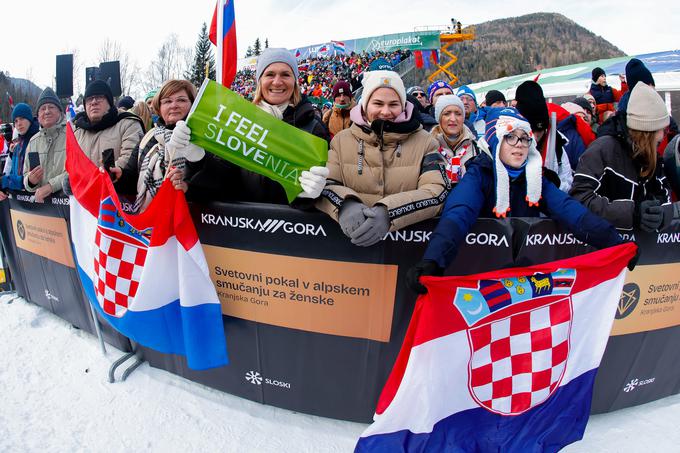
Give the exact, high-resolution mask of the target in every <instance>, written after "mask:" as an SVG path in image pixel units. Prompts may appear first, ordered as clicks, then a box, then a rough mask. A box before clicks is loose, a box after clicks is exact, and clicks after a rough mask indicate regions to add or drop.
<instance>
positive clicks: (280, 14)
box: [0, 0, 680, 87]
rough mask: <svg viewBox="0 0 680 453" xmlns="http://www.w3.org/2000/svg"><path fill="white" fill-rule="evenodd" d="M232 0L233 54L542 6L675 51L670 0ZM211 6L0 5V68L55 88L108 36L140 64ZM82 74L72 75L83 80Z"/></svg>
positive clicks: (676, 15)
mask: <svg viewBox="0 0 680 453" xmlns="http://www.w3.org/2000/svg"><path fill="white" fill-rule="evenodd" d="M234 1H235V2H236V3H235V8H236V27H237V36H238V48H239V57H242V56H244V54H245V50H246V48H247V47H248V46H249V45H251V44H252V43H253V41H254V40H255V38H256V37H258V36H259V37H260V38H261V39H262V41H263V42H264V38H269V44H270V46H271V47H287V48H295V47H301V46H304V45H309V44H316V43H320V42H326V41H329V40H331V39H335V40H343V39H353V38H359V37H367V36H373V35H378V34H388V33H398V32H405V31H412V30H413V28H414V27H417V26H425V25H445V24H447V23H448V22H449V20H450V18H451V17H455V18H456V19H457V20H460V21H461V22H462V23H463V24H464V25H467V24H477V23H481V22H485V21H488V20H493V19H498V18H502V17H509V16H520V15H523V14H528V13H533V12H540V11H544V12H559V13H561V14H564V15H565V16H567V17H568V18H570V19H572V20H574V21H575V22H577V23H578V24H580V25H582V26H584V27H586V28H587V29H589V30H591V31H593V32H594V33H596V34H598V35H600V36H602V37H604V38H605V39H607V40H608V41H610V42H611V43H612V44H614V45H616V46H617V47H619V48H620V49H622V50H623V51H624V52H626V53H627V54H629V55H634V54H640V53H649V52H657V51H664V50H673V49H676V48H680V26H678V25H679V24H680V2H677V1H676V0H661V1H648V2H640V1H638V0H616V1H614V0H560V1H552V0H551V1H543V2H531V4H529V3H528V2H526V1H525V0H521V1H520V0H485V1H483V2H477V1H465V2H463V1H455V2H452V1H442V0H389V1H381V0H378V1H372V2H369V1H366V0H343V1H341V2H334V1H329V0H323V1H318V0H301V1H294V0H250V1H245V0H234ZM367 4H369V5H371V6H370V8H367V7H366V6H365V5H367ZM214 5H215V2H214V1H213V0H190V1H181V2H179V1H175V0H167V1H164V2H150V1H144V0H135V1H132V0H118V1H114V2H99V1H92V0H87V1H85V0H73V1H67V2H55V1H53V0H40V1H36V0H23V1H18V2H17V1H11V2H3V11H2V17H3V18H4V19H6V20H3V24H2V26H0V29H1V30H2V36H3V40H2V41H3V43H4V49H3V50H4V51H3V52H2V60H0V70H3V71H9V73H10V75H11V76H14V77H28V78H30V79H31V80H33V81H34V82H35V83H37V84H38V85H40V86H41V87H44V86H46V85H51V86H54V74H55V55H57V54H62V53H72V51H73V50H75V49H77V51H78V54H79V58H80V60H81V63H82V67H83V68H85V67H86V66H94V65H97V64H98V63H99V62H98V61H97V59H96V56H97V53H98V49H99V47H100V46H101V43H102V41H104V40H105V39H106V38H109V39H112V40H115V41H118V42H120V44H121V45H122V47H123V48H124V49H125V50H127V51H128V52H129V53H130V55H131V56H132V57H133V58H134V59H135V60H136V61H137V62H138V63H139V65H140V67H141V68H142V70H145V69H146V68H147V66H148V65H149V62H150V61H152V60H153V58H154V56H155V54H156V52H157V50H158V48H159V47H160V46H161V44H162V43H163V41H165V40H166V39H167V38H168V35H169V34H170V33H177V35H178V36H179V40H180V42H181V43H182V44H183V45H184V46H192V47H193V46H194V44H195V43H196V38H197V36H198V33H199V31H200V27H201V24H202V23H203V22H207V23H210V18H211V16H212V12H213V8H214ZM10 49H11V50H10ZM81 72H83V73H82V74H74V76H75V77H78V78H80V79H81V80H84V77H85V74H84V69H83V70H82V71H81Z"/></svg>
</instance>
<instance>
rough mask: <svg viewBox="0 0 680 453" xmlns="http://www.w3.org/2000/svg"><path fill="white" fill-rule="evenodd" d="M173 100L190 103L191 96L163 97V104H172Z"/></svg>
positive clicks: (179, 102)
mask: <svg viewBox="0 0 680 453" xmlns="http://www.w3.org/2000/svg"><path fill="white" fill-rule="evenodd" d="M173 102H176V103H178V104H187V103H190V102H191V101H190V100H189V98H185V97H181V98H175V99H172V98H165V99H161V105H170V104H172V103H173Z"/></svg>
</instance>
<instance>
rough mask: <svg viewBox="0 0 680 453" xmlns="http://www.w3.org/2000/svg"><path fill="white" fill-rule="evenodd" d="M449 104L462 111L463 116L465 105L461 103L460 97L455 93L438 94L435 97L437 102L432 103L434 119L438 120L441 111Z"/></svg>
mask: <svg viewBox="0 0 680 453" xmlns="http://www.w3.org/2000/svg"><path fill="white" fill-rule="evenodd" d="M450 105H455V106H456V107H458V108H459V109H460V111H461V112H463V116H465V105H464V104H463V101H461V100H460V98H459V97H458V96H456V95H455V94H445V95H443V96H439V97H438V98H437V102H436V103H435V105H434V119H435V121H437V122H439V120H440V119H441V115H442V113H444V110H445V109H446V107H448V106H450Z"/></svg>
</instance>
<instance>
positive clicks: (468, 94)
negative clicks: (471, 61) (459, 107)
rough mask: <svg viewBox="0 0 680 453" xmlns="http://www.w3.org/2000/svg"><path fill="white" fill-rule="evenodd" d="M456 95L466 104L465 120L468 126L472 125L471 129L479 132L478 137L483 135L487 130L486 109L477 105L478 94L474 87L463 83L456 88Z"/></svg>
mask: <svg viewBox="0 0 680 453" xmlns="http://www.w3.org/2000/svg"><path fill="white" fill-rule="evenodd" d="M456 96H458V97H459V98H460V100H461V101H463V105H465V120H466V122H467V123H468V127H470V126H472V127H470V130H472V132H475V133H476V134H477V138H481V137H483V136H484V131H485V130H486V110H484V109H480V108H479V107H478V106H477V95H475V92H474V91H472V88H470V87H469V86H467V85H462V86H461V87H460V88H458V90H456Z"/></svg>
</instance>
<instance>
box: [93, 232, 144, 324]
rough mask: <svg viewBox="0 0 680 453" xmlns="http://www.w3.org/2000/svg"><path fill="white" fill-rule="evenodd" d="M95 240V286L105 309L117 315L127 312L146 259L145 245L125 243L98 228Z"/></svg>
mask: <svg viewBox="0 0 680 453" xmlns="http://www.w3.org/2000/svg"><path fill="white" fill-rule="evenodd" d="M95 243H96V244H97V247H98V248H99V253H97V254H95V258H94V272H95V274H96V275H95V276H94V278H93V280H92V281H93V282H95V285H94V289H95V293H96V295H97V300H98V301H99V305H101V307H102V309H103V310H104V313H106V314H109V315H111V316H115V317H117V318H120V317H122V316H123V315H124V314H125V312H127V309H128V306H129V304H130V302H131V301H132V299H133V298H134V297H135V295H136V294H137V288H138V287H139V278H140V276H141V275H142V269H143V267H144V261H146V252H147V248H146V247H138V246H135V245H131V244H126V243H124V242H121V241H120V240H118V239H115V238H112V237H110V236H107V235H106V234H104V233H103V232H102V229H101V227H100V228H98V229H97V235H96V237H95Z"/></svg>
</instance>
